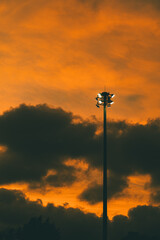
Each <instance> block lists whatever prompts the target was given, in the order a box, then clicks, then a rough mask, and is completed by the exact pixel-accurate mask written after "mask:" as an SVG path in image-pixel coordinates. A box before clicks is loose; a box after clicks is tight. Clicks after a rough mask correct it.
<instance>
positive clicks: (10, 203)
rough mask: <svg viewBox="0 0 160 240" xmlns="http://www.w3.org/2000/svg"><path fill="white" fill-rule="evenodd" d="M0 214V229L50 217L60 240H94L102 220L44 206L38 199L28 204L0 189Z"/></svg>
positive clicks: (13, 191)
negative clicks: (33, 218) (57, 230)
mask: <svg viewBox="0 0 160 240" xmlns="http://www.w3.org/2000/svg"><path fill="white" fill-rule="evenodd" d="M0 212H1V214H0V229H1V230H2V229H5V228H8V227H18V226H21V225H23V224H24V223H27V222H28V221H29V220H30V218H32V217H39V216H42V217H43V218H45V219H46V218H48V217H49V219H50V220H51V221H52V222H54V223H55V225H56V227H57V228H58V229H59V230H60V235H61V240H68V239H70V240H72V239H75V238H76V239H77V240H80V239H86V240H87V239H93V240H96V239H98V237H99V235H100V231H101V227H100V221H101V220H100V219H99V218H98V217H97V216H95V215H94V214H84V213H83V212H82V211H80V210H79V209H73V208H69V209H65V208H63V207H55V206H54V205H52V204H48V205H47V206H46V207H43V206H42V204H41V202H40V200H38V201H29V200H28V199H26V198H25V196H24V195H23V193H21V192H20V191H16V190H6V189H0ZM82 229H83V231H82ZM87 237H88V238H87Z"/></svg>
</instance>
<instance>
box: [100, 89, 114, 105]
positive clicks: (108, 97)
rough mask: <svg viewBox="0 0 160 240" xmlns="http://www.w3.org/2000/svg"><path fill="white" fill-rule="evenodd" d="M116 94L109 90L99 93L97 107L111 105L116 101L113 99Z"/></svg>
mask: <svg viewBox="0 0 160 240" xmlns="http://www.w3.org/2000/svg"><path fill="white" fill-rule="evenodd" d="M114 96H115V95H114V94H110V93H108V92H102V93H98V94H97V97H96V100H97V104H96V106H97V107H100V106H107V107H111V104H113V103H114V102H113V101H112V98H113V97H114Z"/></svg>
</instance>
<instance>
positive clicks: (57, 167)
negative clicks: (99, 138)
mask: <svg viewBox="0 0 160 240" xmlns="http://www.w3.org/2000/svg"><path fill="white" fill-rule="evenodd" d="M75 119H77V116H73V115H72V113H68V112H65V111H63V110H62V109H60V108H59V109H51V108H49V107H47V106H46V105H38V106H35V107H34V106H26V105H21V106H20V107H19V108H16V109H12V110H10V111H8V112H5V113H4V114H3V115H2V116H0V132H1V136H0V144H2V145H5V146H7V148H8V150H7V152H5V153H3V154H1V155H0V158H1V162H0V183H1V184H4V183H11V182H17V181H27V182H32V183H33V182H36V181H41V179H42V177H44V176H45V175H46V174H47V171H48V170H54V171H55V172H56V173H55V174H51V175H49V176H48V177H47V178H46V182H47V183H51V185H55V186H61V185H64V184H71V183H72V182H74V180H75V171H74V168H73V167H71V166H66V165H65V163H64V162H65V160H67V159H68V158H81V157H86V156H89V154H91V152H92V147H93V146H94V142H95V140H94V136H95V131H96V128H97V127H96V124H92V123H89V122H79V123H77V124H74V123H73V121H74V120H75ZM80 120H81V119H80V118H79V121H80ZM93 154H94V153H93ZM91 155H92V154H91Z"/></svg>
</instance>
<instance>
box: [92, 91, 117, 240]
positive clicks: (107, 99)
mask: <svg viewBox="0 0 160 240" xmlns="http://www.w3.org/2000/svg"><path fill="white" fill-rule="evenodd" d="M113 97H114V94H110V93H109V92H102V93H98V94H97V97H96V100H97V104H96V106H97V107H98V108H99V107H100V106H103V107H104V119H103V240H107V234H108V230H107V107H111V104H112V103H113V101H112V98H113Z"/></svg>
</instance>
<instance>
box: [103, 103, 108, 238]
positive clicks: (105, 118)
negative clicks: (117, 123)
mask: <svg viewBox="0 0 160 240" xmlns="http://www.w3.org/2000/svg"><path fill="white" fill-rule="evenodd" d="M106 109H107V107H106V104H105V103H104V122H103V134H104V135H103V144H104V146H103V151H104V152H103V240H107V116H106V115H107V111H106Z"/></svg>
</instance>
